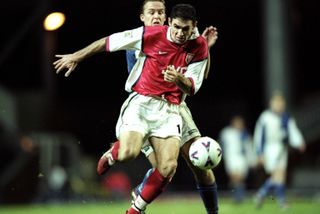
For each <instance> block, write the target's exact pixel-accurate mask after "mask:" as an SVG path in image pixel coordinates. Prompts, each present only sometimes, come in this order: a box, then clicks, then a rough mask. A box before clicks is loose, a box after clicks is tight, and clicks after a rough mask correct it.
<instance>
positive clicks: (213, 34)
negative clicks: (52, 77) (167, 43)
mask: <svg viewBox="0 0 320 214" xmlns="http://www.w3.org/2000/svg"><path fill="white" fill-rule="evenodd" d="M165 11H166V8H165V1H164V0H145V1H144V2H143V4H142V7H141V10H140V20H141V21H142V22H143V23H144V25H145V26H157V25H163V24H164V22H165V21H166V13H165ZM196 33H198V32H196ZM202 36H203V37H204V38H206V39H207V41H208V48H209V49H210V48H211V47H212V46H213V45H214V44H215V42H216V40H217V36H218V35H217V30H216V28H214V27H212V26H210V27H207V28H206V29H205V31H204V32H203V33H202ZM141 55H143V53H141V52H139V51H133V50H127V51H126V57H127V65H128V71H129V72H130V71H131V70H132V68H133V66H134V65H135V63H136V62H137V58H138V57H139V56H141ZM209 69H210V65H209V64H208V66H207V70H206V73H205V78H206V77H207V76H208V73H209ZM179 112H180V115H181V117H182V124H183V125H182V139H181V149H180V152H181V154H182V156H183V158H184V159H185V160H186V162H187V164H188V166H189V167H190V169H191V170H192V172H193V174H194V176H195V179H196V182H197V189H198V191H199V193H200V195H201V198H202V200H203V203H204V205H205V208H206V210H207V212H208V213H210V214H213V213H214V214H216V213H218V194H217V186H216V182H215V177H214V174H213V171H212V170H201V169H199V168H197V167H194V166H193V164H192V163H191V162H190V160H189V155H188V152H189V147H190V145H191V143H192V142H194V141H195V140H197V139H199V138H200V137H201V134H200V132H199V130H198V128H197V126H196V125H195V123H194V121H193V119H192V115H191V112H190V110H189V108H188V106H187V105H186V103H185V102H182V103H181V104H180V106H179ZM141 151H142V152H143V153H144V154H145V156H146V157H147V158H148V160H149V161H150V163H151V165H152V168H151V169H150V170H149V171H148V172H147V173H146V176H145V178H144V181H145V180H146V179H147V177H148V176H149V175H150V173H151V172H152V171H153V169H154V168H156V167H157V161H156V158H155V154H154V151H153V148H152V146H151V145H150V143H149V142H146V143H145V144H144V145H143V148H142V150H141ZM101 161H102V162H104V158H103V157H102V160H101ZM144 184H145V183H144V182H142V183H141V184H140V185H139V186H138V187H137V188H135V189H134V190H133V192H132V196H133V199H135V198H136V196H137V195H139V194H140V193H141V191H142V189H143V187H144Z"/></svg>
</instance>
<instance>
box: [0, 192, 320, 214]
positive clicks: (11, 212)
mask: <svg viewBox="0 0 320 214" xmlns="http://www.w3.org/2000/svg"><path fill="white" fill-rule="evenodd" d="M183 197H184V196H183V195H181V196H180V197H174V198H169V199H161V200H158V201H155V202H154V203H153V204H151V205H150V206H149V207H148V209H147V214H206V212H205V210H204V208H203V205H202V202H201V200H199V199H198V198H192V199H191V198H187V199H184V198H183ZM129 206H130V205H129V203H128V202H101V203H93V202H85V201H83V202H82V203H62V204H38V205H18V206H3V205H2V206H0V214H78V213H79V214H80V213H81V214H82V213H83V214H124V213H125V210H126V209H127V208H128V207H129ZM253 213H257V214H284V213H288V214H317V213H320V202H319V201H311V200H308V199H303V200H302V199H296V200H291V201H290V206H289V208H288V209H287V210H281V209H280V208H279V207H278V205H277V203H276V201H274V200H272V199H270V200H269V201H268V200H267V201H266V202H265V203H264V205H263V207H262V208H261V209H256V208H255V206H254V204H253V202H252V201H251V200H247V201H245V202H244V203H242V204H234V203H233V202H232V201H231V200H230V199H228V198H220V199H219V214H253Z"/></svg>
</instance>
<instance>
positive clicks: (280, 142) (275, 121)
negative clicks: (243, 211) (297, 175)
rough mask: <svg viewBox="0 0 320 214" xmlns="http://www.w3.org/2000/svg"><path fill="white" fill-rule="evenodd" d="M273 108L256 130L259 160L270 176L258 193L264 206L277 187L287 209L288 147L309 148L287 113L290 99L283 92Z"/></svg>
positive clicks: (258, 202) (272, 102)
mask: <svg viewBox="0 0 320 214" xmlns="http://www.w3.org/2000/svg"><path fill="white" fill-rule="evenodd" d="M269 105H270V108H269V109H266V110H265V111H263V112H262V113H261V115H260V116H259V118H258V120H257V122H256V126H255V130H254V144H255V146H256V150H257V152H258V161H259V163H260V164H262V165H263V166H264V169H265V171H266V173H267V174H268V175H270V176H269V178H268V179H267V180H266V181H265V183H264V184H263V185H262V186H261V187H260V189H259V190H258V193H257V195H256V205H257V207H261V205H262V202H263V200H264V198H265V197H266V196H267V194H268V193H269V191H270V190H271V189H273V190H274V192H275V195H276V197H277V199H278V202H279V205H280V207H281V208H286V207H287V203H286V200H285V181H286V171H287V165H288V147H289V146H292V147H294V148H297V149H299V150H300V152H304V151H305V141H304V138H303V136H302V134H301V131H300V130H299V128H298V127H297V125H296V121H295V119H294V118H293V117H292V115H290V114H289V113H288V112H286V101H285V98H284V97H283V95H282V94H281V93H280V92H275V93H274V94H273V96H272V97H271V99H270V104H269Z"/></svg>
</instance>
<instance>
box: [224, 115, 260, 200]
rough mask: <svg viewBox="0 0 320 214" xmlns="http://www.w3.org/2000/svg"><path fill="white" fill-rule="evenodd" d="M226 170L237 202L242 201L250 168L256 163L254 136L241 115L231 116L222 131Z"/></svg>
mask: <svg viewBox="0 0 320 214" xmlns="http://www.w3.org/2000/svg"><path fill="white" fill-rule="evenodd" d="M220 142H221V145H222V151H223V157H224V158H223V162H224V166H225V170H226V173H227V175H228V176H229V179H230V184H231V187H232V189H233V192H232V193H233V197H234V200H235V202H237V203H239V202H242V201H243V199H244V197H245V191H246V189H245V188H246V186H245V185H246V184H245V180H246V178H247V175H248V172H249V169H250V168H251V167H253V165H254V150H253V141H252V136H251V134H250V133H249V131H248V130H247V129H246V125H245V120H244V118H243V116H241V115H235V116H233V117H232V118H231V121H230V124H229V125H228V126H226V127H224V128H223V129H222V130H221V132H220Z"/></svg>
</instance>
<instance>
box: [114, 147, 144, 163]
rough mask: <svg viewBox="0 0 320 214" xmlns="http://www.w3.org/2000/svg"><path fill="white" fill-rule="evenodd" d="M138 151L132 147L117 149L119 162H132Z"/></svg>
mask: <svg viewBox="0 0 320 214" xmlns="http://www.w3.org/2000/svg"><path fill="white" fill-rule="evenodd" d="M139 152H140V150H138V149H136V148H134V147H122V148H121V147H120V149H119V156H118V160H119V161H128V160H133V159H135V158H136V157H137V156H138V155H139Z"/></svg>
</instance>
